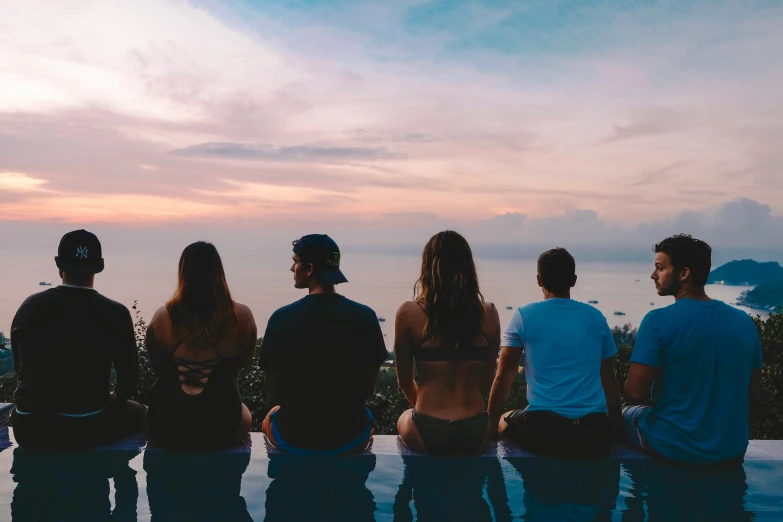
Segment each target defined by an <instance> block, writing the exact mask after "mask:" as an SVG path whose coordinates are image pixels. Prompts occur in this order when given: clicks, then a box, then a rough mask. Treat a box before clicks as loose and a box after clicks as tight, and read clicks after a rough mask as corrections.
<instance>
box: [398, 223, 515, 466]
mask: <svg viewBox="0 0 783 522" xmlns="http://www.w3.org/2000/svg"><path fill="white" fill-rule="evenodd" d="M414 295H415V300H413V301H407V302H405V303H403V304H402V305H401V306H400V308H399V310H397V319H396V322H395V340H394V360H395V364H396V367H397V382H398V383H399V385H400V389H401V390H402V392H403V393H404V394H405V397H406V398H407V399H408V402H410V403H411V405H412V406H413V408H412V409H409V410H408V411H406V412H405V413H403V414H402V415H401V416H400V419H399V420H398V421H397V431H398V432H399V434H400V437H401V438H402V440H403V442H405V444H406V445H407V446H408V447H409V448H411V449H412V450H414V451H420V452H425V453H434V454H443V453H480V452H483V451H485V450H486V449H487V448H488V447H489V440H490V423H489V417H488V416H487V411H486V404H485V403H484V394H486V393H487V392H488V391H489V388H490V386H491V384H492V379H493V377H494V375H495V365H496V363H497V357H498V351H499V349H500V320H499V318H498V312H497V309H496V308H495V306H494V305H493V304H492V303H485V302H484V297H483V296H482V295H481V292H480V291H479V284H478V277H477V275H476V266H475V264H474V262H473V254H472V252H471V250H470V246H469V245H468V242H467V241H465V238H463V237H462V236H461V235H459V234H458V233H456V232H452V231H445V232H440V233H438V234H436V235H435V236H433V237H432V238H431V239H430V240H429V242H428V243H427V245H426V246H425V247H424V252H423V253H422V259H421V275H420V276H419V280H418V281H417V282H416V285H415V287H414ZM414 363H415V365H416V371H417V374H418V383H417V382H416V380H415V379H414V372H413V366H414Z"/></svg>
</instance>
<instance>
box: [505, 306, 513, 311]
mask: <svg viewBox="0 0 783 522" xmlns="http://www.w3.org/2000/svg"><path fill="white" fill-rule="evenodd" d="M513 309H514V307H513V306H507V307H506V310H513Z"/></svg>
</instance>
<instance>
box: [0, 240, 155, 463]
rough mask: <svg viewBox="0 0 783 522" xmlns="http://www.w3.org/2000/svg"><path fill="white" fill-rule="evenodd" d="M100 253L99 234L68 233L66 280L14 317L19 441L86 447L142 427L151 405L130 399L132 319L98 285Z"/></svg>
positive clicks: (134, 371) (134, 356)
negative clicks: (113, 382) (95, 285)
mask: <svg viewBox="0 0 783 522" xmlns="http://www.w3.org/2000/svg"><path fill="white" fill-rule="evenodd" d="M102 256H103V253H102V251H101V243H100V241H98V238H97V237H96V236H95V234H92V233H90V232H87V231H86V230H75V231H73V232H69V233H67V234H65V235H64V236H63V238H62V239H61V240H60V246H59V248H58V249H57V257H55V258H54V260H55V263H56V264H57V268H58V269H59V271H60V277H61V278H62V281H63V282H62V284H61V285H59V286H57V287H55V288H50V289H49V290H45V291H43V292H40V293H37V294H34V295H32V296H30V297H29V298H27V300H25V302H24V303H23V304H22V306H21V307H20V308H19V310H18V311H17V312H16V315H15V316H14V320H13V323H12V325H11V346H12V350H13V355H14V369H15V370H16V372H17V374H18V376H19V381H18V385H17V389H16V393H15V394H14V402H15V404H16V411H14V413H13V416H12V423H13V427H14V436H15V438H16V440H17V442H18V443H19V445H21V446H24V447H37V448H70V449H75V448H84V447H90V446H95V445H99V444H104V443H106V442H110V441H111V440H113V439H116V438H119V437H122V436H124V435H128V434H131V433H134V432H138V431H141V430H143V427H144V416H145V411H146V410H145V408H144V406H142V405H140V404H138V403H136V402H133V401H131V400H128V398H129V397H131V396H132V395H133V394H134V393H135V391H136V384H137V381H138V375H139V359H138V357H139V356H138V349H137V347H136V336H135V332H134V330H133V320H132V318H131V315H130V312H129V311H128V309H127V308H126V307H125V306H123V305H122V304H120V303H117V302H115V301H112V300H111V299H108V298H106V297H104V296H102V295H101V294H99V293H98V292H96V291H95V290H94V289H93V282H94V278H95V274H97V273H99V272H101V271H103V257H102ZM112 366H113V367H114V370H115V373H116V376H117V380H116V385H115V390H114V393H113V394H110V393H109V388H110V377H111V369H112Z"/></svg>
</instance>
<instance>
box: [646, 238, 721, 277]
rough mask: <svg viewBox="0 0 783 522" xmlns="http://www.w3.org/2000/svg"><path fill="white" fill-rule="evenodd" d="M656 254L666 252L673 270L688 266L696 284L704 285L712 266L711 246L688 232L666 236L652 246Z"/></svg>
mask: <svg viewBox="0 0 783 522" xmlns="http://www.w3.org/2000/svg"><path fill="white" fill-rule="evenodd" d="M653 252H655V253H656V254H660V253H663V254H666V255H667V256H669V259H670V260H671V263H672V266H673V267H674V269H675V270H677V271H680V270H683V269H685V268H689V269H690V271H691V279H692V280H693V284H694V285H696V286H704V285H706V284H707V279H708V278H709V276H710V268H711V267H712V248H710V245H708V244H707V243H705V242H704V241H702V240H700V239H696V238H694V237H691V236H690V235H688V234H677V235H674V236H671V237H667V238H666V239H664V240H663V241H661V242H660V243H658V244H656V245H655V246H654V247H653Z"/></svg>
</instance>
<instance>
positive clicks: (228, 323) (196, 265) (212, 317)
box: [166, 241, 237, 343]
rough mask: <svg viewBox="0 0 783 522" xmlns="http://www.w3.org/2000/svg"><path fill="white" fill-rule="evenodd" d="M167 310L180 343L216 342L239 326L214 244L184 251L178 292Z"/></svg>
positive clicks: (201, 244)
mask: <svg viewBox="0 0 783 522" xmlns="http://www.w3.org/2000/svg"><path fill="white" fill-rule="evenodd" d="M166 309H167V310H168V312H169V315H170V316H171V322H172V325H173V327H174V334H175V336H177V338H178V340H180V341H184V340H188V341H192V342H196V343H215V342H217V340H218V339H220V337H221V336H222V335H223V334H225V333H226V332H227V331H229V330H230V329H231V328H232V327H233V326H235V325H236V323H237V314H236V310H235V308H234V301H233V300H232V299H231V292H230V291H229V290H228V284H227V283H226V274H225V272H224V271H223V262H222V261H221V260H220V254H218V251H217V249H216V248H215V246H214V245H213V244H212V243H207V242H205V241H197V242H196V243H192V244H190V245H188V246H187V247H185V250H183V251H182V256H181V257H180V258H179V276H178V283H177V290H176V292H174V295H173V296H171V299H169V300H168V302H167V303H166Z"/></svg>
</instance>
